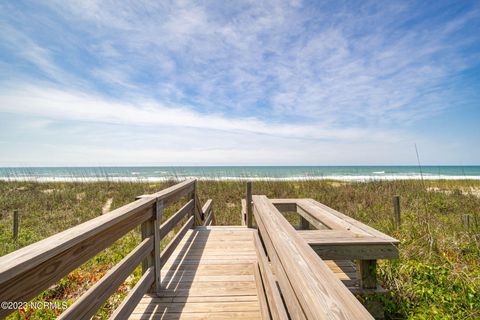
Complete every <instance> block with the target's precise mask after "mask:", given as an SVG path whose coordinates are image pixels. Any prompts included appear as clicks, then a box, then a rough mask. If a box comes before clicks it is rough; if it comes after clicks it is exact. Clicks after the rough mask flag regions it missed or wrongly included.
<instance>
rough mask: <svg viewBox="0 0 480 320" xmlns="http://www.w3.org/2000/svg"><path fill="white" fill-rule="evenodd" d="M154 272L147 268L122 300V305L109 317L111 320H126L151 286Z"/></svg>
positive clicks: (152, 269)
mask: <svg viewBox="0 0 480 320" xmlns="http://www.w3.org/2000/svg"><path fill="white" fill-rule="evenodd" d="M154 273H155V270H154V268H153V267H150V268H148V269H147V270H146V271H145V272H144V273H143V275H142V277H141V278H140V279H139V280H138V282H137V283H136V284H135V286H134V287H133V288H132V290H130V292H129V293H128V295H127V296H126V297H125V299H123V301H122V303H121V304H120V305H119V306H118V307H117V309H115V311H114V312H113V314H112V315H111V316H110V319H111V320H124V319H128V317H129V316H130V314H131V313H132V311H133V310H134V309H135V307H136V306H137V304H138V303H139V302H140V300H141V299H142V297H143V295H144V294H145V293H146V292H147V291H148V289H149V288H150V287H151V286H152V284H153V280H154Z"/></svg>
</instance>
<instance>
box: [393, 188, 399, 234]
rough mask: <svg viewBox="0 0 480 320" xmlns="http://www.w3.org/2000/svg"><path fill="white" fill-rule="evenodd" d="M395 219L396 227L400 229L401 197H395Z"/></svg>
mask: <svg viewBox="0 0 480 320" xmlns="http://www.w3.org/2000/svg"><path fill="white" fill-rule="evenodd" d="M393 217H394V219H395V227H396V228H397V229H400V222H401V221H400V196H393Z"/></svg>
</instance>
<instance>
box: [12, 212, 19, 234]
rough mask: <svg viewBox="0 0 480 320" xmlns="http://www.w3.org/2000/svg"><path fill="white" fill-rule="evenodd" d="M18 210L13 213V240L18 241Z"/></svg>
mask: <svg viewBox="0 0 480 320" xmlns="http://www.w3.org/2000/svg"><path fill="white" fill-rule="evenodd" d="M18 223H19V221H18V210H14V211H13V240H15V241H16V240H17V238H18V225H19V224H18Z"/></svg>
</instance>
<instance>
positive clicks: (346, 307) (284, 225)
mask: <svg viewBox="0 0 480 320" xmlns="http://www.w3.org/2000/svg"><path fill="white" fill-rule="evenodd" d="M253 201H254V205H255V208H256V209H257V210H258V216H259V217H261V219H262V220H263V224H264V226H265V227H267V228H268V229H267V233H268V235H269V236H270V238H271V243H272V245H273V246H274V248H275V251H277V254H278V258H279V261H280V263H281V264H282V266H283V268H284V269H285V271H286V275H287V277H288V280H289V282H290V284H291V286H292V288H293V290H294V292H295V294H296V297H297V298H298V300H299V302H300V304H301V306H302V309H303V311H304V312H305V315H306V316H307V318H310V319H324V318H334V319H337V318H338V319H372V316H371V315H370V314H369V313H368V311H367V310H366V309H365V308H364V307H363V306H362V305H361V304H360V302H359V301H358V300H357V299H356V298H355V297H354V296H353V295H352V294H351V293H350V291H348V289H347V288H346V287H345V286H344V285H343V284H342V283H341V282H340V280H338V279H337V278H336V277H335V275H334V274H333V273H332V271H331V270H330V269H329V268H328V267H327V265H326V264H325V263H324V262H323V261H322V260H321V259H320V258H319V257H318V256H317V255H316V254H315V252H314V251H313V250H312V249H311V248H310V247H309V246H308V244H307V243H306V242H305V241H304V240H303V239H302V238H301V237H300V236H299V235H298V234H297V232H296V231H295V229H294V228H293V227H292V226H291V225H290V224H289V223H288V221H286V220H285V219H284V218H283V216H282V215H281V213H280V212H279V211H278V210H277V209H276V208H275V206H274V205H273V204H272V203H271V202H270V201H269V200H268V198H267V197H265V196H254V197H253ZM256 217H257V215H256ZM268 230H270V231H268Z"/></svg>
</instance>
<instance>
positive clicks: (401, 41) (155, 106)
mask: <svg viewBox="0 0 480 320" xmlns="http://www.w3.org/2000/svg"><path fill="white" fill-rule="evenodd" d="M0 12H1V13H0V17H1V18H2V19H1V21H2V22H0V37H1V40H2V41H1V44H0V48H2V51H3V53H2V54H1V55H0V61H1V60H4V63H3V64H1V65H0V68H1V69H0V70H2V69H3V70H5V71H8V72H5V74H6V75H7V76H0V80H1V83H2V88H1V89H0V112H4V113H10V114H17V115H29V116H36V117H40V118H42V119H55V120H56V121H65V120H68V121H81V122H97V123H98V122H102V123H121V124H126V125H131V126H168V127H175V128H177V129H175V130H178V132H181V131H182V130H181V129H180V128H193V129H194V130H207V131H209V132H210V133H211V134H210V135H209V138H208V139H209V140H208V141H214V140H215V139H214V136H215V135H222V134H224V133H222V132H233V133H235V134H237V133H239V134H245V135H255V136H256V137H258V136H260V135H262V136H268V137H271V138H272V139H276V140H270V141H269V143H272V144H273V145H276V147H277V149H276V150H284V148H283V146H285V145H289V143H287V142H286V141H287V140H288V139H296V141H297V144H298V141H307V140H309V141H316V142H315V143H317V146H319V145H320V142H321V143H324V141H329V142H337V143H339V144H343V143H351V144H353V143H357V144H359V143H360V142H362V143H367V142H369V143H370V146H373V145H375V146H377V147H378V144H379V143H384V144H388V143H398V142H401V141H411V140H413V139H415V138H414V137H413V134H412V133H407V132H408V131H411V129H412V128H414V126H415V125H416V124H418V123H419V122H421V121H425V119H428V118H431V117H432V116H439V115H441V114H442V113H444V112H448V110H451V109H452V108H460V107H461V106H462V105H466V104H468V103H470V104H471V101H472V99H473V101H474V102H475V101H476V103H477V105H478V100H475V99H478V98H477V96H475V95H474V94H473V93H472V92H474V91H475V89H476V88H479V87H480V86H479V83H478V81H473V82H468V81H465V80H464V79H463V77H464V73H468V72H469V70H472V69H473V68H476V67H477V68H478V65H479V64H480V36H479V35H478V32H475V31H476V30H478V28H479V27H480V22H479V20H480V19H479V17H480V7H479V6H478V4H474V3H463V4H461V5H460V4H458V5H456V4H450V3H447V2H442V1H440V2H438V3H435V4H422V3H418V2H408V1H395V2H387V3H378V2H370V1H366V2H360V3H359V2H353V1H352V2H349V1H347V2H341V3H340V2H322V3H307V2H302V1H281V0H272V1H262V2H256V1H245V2H242V3H235V5H232V4H221V3H218V2H206V3H198V2H195V1H172V2H170V1H162V2H153V3H152V2H150V1H122V2H117V1H76V2H65V1H56V0H52V1H47V2H45V3H43V4H35V5H27V4H18V5H17V4H16V3H14V2H5V3H3V4H1V5H0ZM1 58H3V59H1ZM28 66H32V67H28ZM392 128H395V129H392ZM214 131H216V132H217V133H212V132H214ZM179 134H182V133H179ZM416 139H417V140H418V138H416ZM225 147H228V146H222V148H225ZM309 147H310V148H311V149H314V150H318V148H316V147H312V146H311V145H309ZM222 148H221V149H222ZM353 149H355V148H353V147H352V150H353ZM222 150H223V149H222ZM269 152H270V154H271V155H272V156H271V157H273V154H274V153H275V152H274V151H272V150H270V151H269ZM352 152H353V151H352ZM209 154H210V157H211V158H213V157H216V156H217V155H216V154H215V153H214V152H213V151H210V152H209ZM207 157H208V155H207ZM238 157H240V158H245V157H246V155H245V154H244V153H243V152H240V151H239V153H238ZM267 158H268V157H267Z"/></svg>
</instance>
